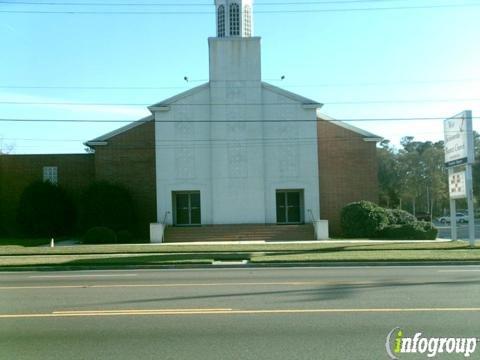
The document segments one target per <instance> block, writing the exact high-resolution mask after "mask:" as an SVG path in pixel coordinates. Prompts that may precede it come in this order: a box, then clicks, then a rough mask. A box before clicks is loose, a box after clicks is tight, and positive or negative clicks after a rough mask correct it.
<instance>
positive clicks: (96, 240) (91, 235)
mask: <svg viewBox="0 0 480 360" xmlns="http://www.w3.org/2000/svg"><path fill="white" fill-rule="evenodd" d="M83 242H84V243H86V244H115V243H116V242H117V235H115V232H114V231H113V230H112V229H110V228H108V227H105V226H95V227H93V228H91V229H89V230H88V231H87V232H86V234H85V236H84V238H83Z"/></svg>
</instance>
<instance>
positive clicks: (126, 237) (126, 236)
mask: <svg viewBox="0 0 480 360" xmlns="http://www.w3.org/2000/svg"><path fill="white" fill-rule="evenodd" d="M117 242H118V243H119V244H131V243H133V242H134V241H133V236H132V234H131V233H130V231H127V230H120V231H119V232H117Z"/></svg>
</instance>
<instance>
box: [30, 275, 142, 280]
mask: <svg viewBox="0 0 480 360" xmlns="http://www.w3.org/2000/svg"><path fill="white" fill-rule="evenodd" d="M137 275H138V274H85V275H32V276H29V278H38V279H63V278H77V277H125V276H137Z"/></svg>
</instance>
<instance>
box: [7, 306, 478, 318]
mask: <svg viewBox="0 0 480 360" xmlns="http://www.w3.org/2000/svg"><path fill="white" fill-rule="evenodd" d="M409 312H410V313H418V312H430V313H434V312H439V313H446V312H477V313H479V312H480V308H390V309H389V308H372V309H368V308H367V309H365V308H359V309H355V308H350V309H349V308H346V309H341V308H340V309H251V310H232V309H154V310H150V309H147V310H142V309H136V310H90V311H88V310H83V311H65V312H63V311H62V312H52V313H43V314H42V313H36V314H35V313H34V314H0V319H12V318H38V317H92V316H141V315H150V316H151V315H157V316H158V315H159V316H162V315H163V316H172V315H184V316H185V315H261V314H272V315H282V314H341V313H346V314H349V313H364V314H373V313H409Z"/></svg>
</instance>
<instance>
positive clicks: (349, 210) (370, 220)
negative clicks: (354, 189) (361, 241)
mask: <svg viewBox="0 0 480 360" xmlns="http://www.w3.org/2000/svg"><path fill="white" fill-rule="evenodd" d="M340 223H341V227H342V231H343V235H344V236H345V237H347V238H371V237H374V236H375V235H376V234H377V233H378V232H379V231H380V230H382V229H383V228H384V227H386V226H387V225H388V217H387V212H386V211H385V209H384V208H382V207H380V206H378V205H376V204H374V203H372V202H370V201H363V200H362V201H359V202H354V203H350V204H348V205H347V206H345V207H344V208H343V209H342V212H341V215H340Z"/></svg>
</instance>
